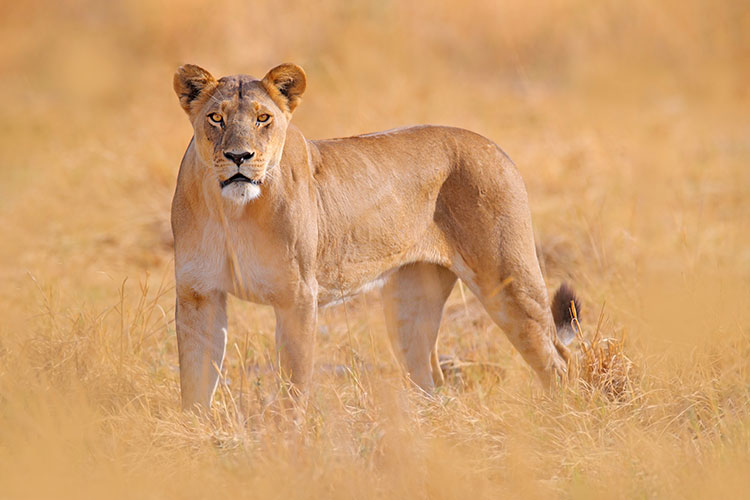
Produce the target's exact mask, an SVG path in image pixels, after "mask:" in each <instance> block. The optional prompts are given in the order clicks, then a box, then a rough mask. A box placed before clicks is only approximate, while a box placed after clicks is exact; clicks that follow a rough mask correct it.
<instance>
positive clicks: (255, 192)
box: [221, 182, 260, 205]
mask: <svg viewBox="0 0 750 500" xmlns="http://www.w3.org/2000/svg"><path fill="white" fill-rule="evenodd" d="M221 196H222V197H224V199H226V200H229V201H231V202H233V203H236V204H238V205H244V204H246V203H248V202H250V201H252V200H254V199H255V198H257V197H259V196H260V186H257V185H255V184H251V183H249V182H234V183H232V184H230V185H228V186H225V187H224V188H222V189H221Z"/></svg>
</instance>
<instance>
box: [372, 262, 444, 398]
mask: <svg viewBox="0 0 750 500" xmlns="http://www.w3.org/2000/svg"><path fill="white" fill-rule="evenodd" d="M455 283H456V275H455V274H453V273H452V272H451V271H449V270H448V269H446V268H444V267H441V266H438V265H435V264H428V263H416V264H409V265H406V266H404V267H401V268H399V269H398V270H396V271H395V272H394V273H393V274H392V275H391V276H390V277H389V278H388V281H387V282H386V283H385V285H384V286H383V309H384V312H385V319H386V327H387V329H388V336H389V338H390V340H391V345H392V347H393V351H394V354H395V356H396V359H397V360H398V362H399V364H400V365H401V366H402V368H403V369H404V371H405V372H406V373H407V375H408V376H409V377H410V378H411V380H412V382H414V383H415V384H417V385H418V386H419V387H420V388H421V389H422V390H424V391H426V392H428V393H430V392H432V391H433V389H434V388H435V386H436V385H441V384H442V383H443V374H442V371H441V370H440V364H439V359H438V354H437V337H438V330H439V329H440V320H441V318H442V315H443V306H444V305H445V301H446V300H447V299H448V295H450V292H451V290H452V289H453V285H454V284H455Z"/></svg>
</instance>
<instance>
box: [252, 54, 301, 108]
mask: <svg viewBox="0 0 750 500" xmlns="http://www.w3.org/2000/svg"><path fill="white" fill-rule="evenodd" d="M260 83H261V84H262V85H263V87H264V88H265V89H266V92H268V95H269V96H271V99H273V100H274V102H276V104H277V105H278V106H279V107H280V108H281V109H282V110H283V111H286V112H289V113H291V112H292V111H294V109H295V108H296V107H297V105H298V104H299V103H300V101H301V100H302V98H301V96H302V93H303V92H304V91H305V87H306V86H307V77H306V76H305V71H304V70H303V69H302V68H300V67H299V66H297V65H296V64H291V63H285V64H281V65H279V66H276V67H275V68H273V69H272V70H271V71H269V72H268V74H267V75H266V76H264V77H263V80H261V82H260Z"/></svg>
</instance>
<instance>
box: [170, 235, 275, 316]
mask: <svg viewBox="0 0 750 500" xmlns="http://www.w3.org/2000/svg"><path fill="white" fill-rule="evenodd" d="M199 234H200V235H201V237H200V238H199V239H198V243H197V244H194V245H193V246H187V245H180V244H179V242H178V244H177V249H178V250H177V254H176V262H175V268H176V275H177V282H178V284H185V285H188V286H190V287H192V288H193V289H194V290H195V291H196V292H198V293H207V292H209V291H213V290H221V291H224V292H227V293H231V294H233V295H236V296H238V297H240V298H242V299H245V300H249V301H251V302H257V303H260V304H269V303H270V301H271V299H272V297H273V295H274V290H275V287H276V285H277V284H278V280H277V278H278V277H277V273H276V272H274V269H273V268H272V267H271V266H268V265H267V264H266V265H264V262H263V259H262V257H261V255H262V254H263V252H262V251H261V249H260V248H258V245H262V244H263V242H262V240H261V239H259V238H254V237H253V231H252V228H248V227H247V226H230V225H227V226H226V227H222V225H220V224H218V223H213V224H206V225H205V226H203V228H202V229H201V230H200V232H199Z"/></svg>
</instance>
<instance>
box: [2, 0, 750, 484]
mask: <svg viewBox="0 0 750 500" xmlns="http://www.w3.org/2000/svg"><path fill="white" fill-rule="evenodd" d="M746 4H747V2H743V1H739V0H720V1H718V2H711V3H710V4H709V3H706V2H703V1H700V0H680V1H677V0H664V1H660V2H647V1H635V2H616V1H593V0H590V1H589V0H583V1H580V2H547V1H544V2H542V1H538V0H531V3H530V2H529V0H524V1H520V0H510V1H504V2H490V1H484V0H472V1H471V2H468V3H466V2H464V3H458V2H450V1H447V0H438V1H435V2H430V3H429V4H427V3H424V4H420V3H418V2H411V1H406V2H396V3H387V2H386V3H383V2H379V1H369V0H365V1H358V2H339V1H335V0H322V1H319V2H308V3H299V2H294V1H287V0H282V1H278V2H241V1H238V0H218V1H215V2H210V3H207V2H202V1H199V0H186V1H183V2H180V4H179V5H177V4H170V3H169V2H166V3H155V2H150V1H146V0H129V1H123V2H97V1H94V0H73V1H71V2H52V1H48V0H39V1H36V2H25V3H24V2H3V3H1V4H0V39H1V40H2V42H3V43H0V72H2V75H3V78H2V79H0V90H1V91H2V92H1V94H2V95H3V96H4V101H3V105H2V106H0V497H2V498H66V497H71V498H109V499H117V498H134V497H136V498H170V497H177V498H216V497H229V496H231V497H233V498H266V497H273V498H311V497H320V498H498V497H500V498H503V497H505V498H508V497H509V498H522V497H523V498H550V497H555V498H571V497H575V498H579V497H580V498H643V497H648V498H652V497H658V498H669V497H676V498H738V497H741V496H743V495H745V494H746V492H747V490H748V487H750V480H749V479H748V475H747V470H749V469H750V366H749V363H750V307H749V299H748V297H750V253H748V248H750V232H748V231H747V228H748V227H750V220H749V214H750V191H748V189H749V187H750V169H748V168H747V166H748V164H750V147H749V146H748V137H750V94H749V93H748V86H747V82H748V81H750V65H748V64H747V54H748V53H749V51H750V38H749V37H750V26H748V23H749V22H750V15H749V13H748V7H747V5H746ZM227 12H230V13H231V15H227V14H226V13H227ZM282 61H294V62H297V63H299V64H301V65H302V66H303V67H304V68H305V70H306V72H307V75H308V79H309V85H308V90H307V93H306V95H305V100H304V102H303V103H302V105H301V106H300V107H299V108H298V110H297V111H296V112H295V117H294V122H295V123H296V125H297V126H298V127H299V128H300V129H301V130H302V131H303V132H304V133H305V134H306V135H307V136H308V137H310V138H322V137H333V136H344V135H351V134H356V133H361V132H369V131H374V130H382V129H388V128H393V127H397V126H402V125H408V124H412V123H441V124H449V125H456V126H461V127H465V128H469V129H472V130H475V131H477V132H480V133H482V134H484V135H486V136H488V137H491V138H493V139H494V140H496V141H497V142H498V143H499V144H500V145H501V146H502V147H503V149H504V150H505V151H507V152H508V153H509V155H510V156H511V157H512V158H513V160H514V161H515V162H516V164H517V165H518V168H519V170H520V172H521V174H522V175H523V177H524V179H525V181H526V185H527V190H528V192H529V198H530V205H531V209H532V212H533V213H532V216H533V220H534V227H535V231H536V235H537V243H538V247H539V248H540V257H541V260H542V267H543V272H544V274H545V276H546V278H547V282H548V284H549V286H550V289H551V290H552V289H553V288H556V285H557V284H558V283H560V282H563V281H566V282H571V283H572V284H574V286H575V288H576V290H577V292H578V294H579V295H580V296H581V297H582V298H584V299H585V302H586V303H589V304H604V303H606V304H607V314H606V319H605V317H604V315H600V317H599V319H598V321H597V318H591V319H590V320H589V319H588V316H587V318H586V320H585V321H582V324H580V325H576V327H577V329H578V335H579V337H578V341H577V344H578V347H577V348H576V349H575V350H574V352H576V353H577V356H578V359H579V363H578V370H579V378H578V380H579V383H575V384H569V385H568V387H567V388H564V389H561V390H560V391H558V392H556V393H554V394H552V395H549V394H545V393H544V392H543V391H541V390H540V388H539V386H538V383H537V381H536V380H535V379H534V375H533V374H532V373H531V371H530V370H529V369H528V367H527V366H526V365H525V363H524V362H523V360H522V359H521V358H520V357H519V355H518V354H517V353H516V352H515V351H514V350H513V348H512V347H511V346H510V344H509V343H508V341H507V340H506V339H505V338H504V336H503V334H502V332H501V331H500V330H499V329H498V328H497V327H496V326H495V325H494V324H493V323H492V321H491V320H490V319H489V318H488V317H487V316H486V314H484V312H483V310H482V307H481V305H480V304H478V302H477V300H476V299H475V298H474V297H472V296H471V295H470V294H469V293H468V292H466V291H465V290H463V289H462V288H461V287H460V286H457V287H456V289H455V290H454V292H453V295H452V296H451V297H450V298H449V300H448V303H447V305H446V308H445V311H444V318H443V325H442V327H441V332H440V341H439V344H440V352H441V354H443V355H444V356H445V358H444V360H445V363H444V366H445V368H446V369H449V368H450V369H451V370H452V371H451V370H447V371H450V373H449V374H448V375H449V376H448V377H447V383H446V385H445V386H444V387H442V388H441V389H440V390H439V391H437V393H436V394H435V395H434V396H433V397H425V396H424V395H422V394H419V393H418V392H416V391H414V390H411V389H409V388H408V386H407V385H406V384H405V383H404V381H403V380H402V379H401V377H400V375H399V371H398V369H397V367H396V366H395V363H394V362H393V359H392V355H391V353H390V348H389V346H388V341H387V336H386V334H385V329H384V325H383V320H382V314H381V312H380V307H379V306H380V304H379V298H378V295H377V294H368V295H365V296H362V297H359V298H357V299H355V300H352V301H351V302H348V303H346V304H344V305H342V306H338V307H332V308H329V309H326V310H324V311H321V314H320V320H319V335H318V343H317V358H318V360H319V364H318V366H319V369H318V370H317V372H316V379H315V390H314V392H313V394H312V396H311V400H310V403H309V406H308V409H307V412H306V413H305V416H304V418H301V419H293V418H290V417H289V415H288V414H286V413H284V412H282V411H280V410H279V409H278V405H277V403H276V402H277V399H278V395H279V391H280V390H281V388H280V386H279V384H278V380H277V377H276V375H275V373H274V371H273V370H272V369H270V368H268V367H269V366H270V365H271V363H270V360H271V359H272V357H273V356H272V353H273V352H274V351H273V349H274V348H273V337H274V334H273V332H274V317H273V311H271V310H270V309H268V308H264V307H261V306H252V305H248V304H244V303H242V302H240V301H236V300H230V302H229V317H230V324H229V338H228V349H227V356H226V362H225V366H224V368H223V371H222V377H221V382H222V383H221V386H220V389H219V392H218V395H217V398H216V399H217V401H216V404H215V406H214V408H213V409H212V410H211V413H210V415H208V416H207V417H208V418H205V419H200V418H196V417H193V416H191V415H184V414H182V413H180V412H179V411H177V408H178V407H179V383H178V368H177V345H176V338H175V332H174V301H175V297H174V288H173V287H174V279H173V265H172V254H171V247H170V245H171V240H170V237H169V205H170V200H171V196H172V192H173V189H174V183H175V176H176V174H177V167H178V164H179V160H180V157H181V155H182V153H183V152H184V150H185V146H186V144H187V142H188V140H189V136H190V127H189V124H188V123H187V122H186V120H185V118H184V113H183V112H182V111H181V110H180V109H179V105H178V103H177V99H176V97H175V96H174V94H173V92H172V89H171V79H172V74H173V71H174V69H175V67H176V66H177V65H179V64H181V63H185V62H192V63H197V64H200V65H202V66H204V67H206V68H207V69H210V70H211V71H212V72H214V73H215V74H231V73H237V72H246V73H250V74H256V75H258V74H262V73H264V72H265V71H266V70H267V69H268V68H270V67H272V66H273V65H275V64H277V63H279V62H282ZM624 332H627V337H625V334H624Z"/></svg>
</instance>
